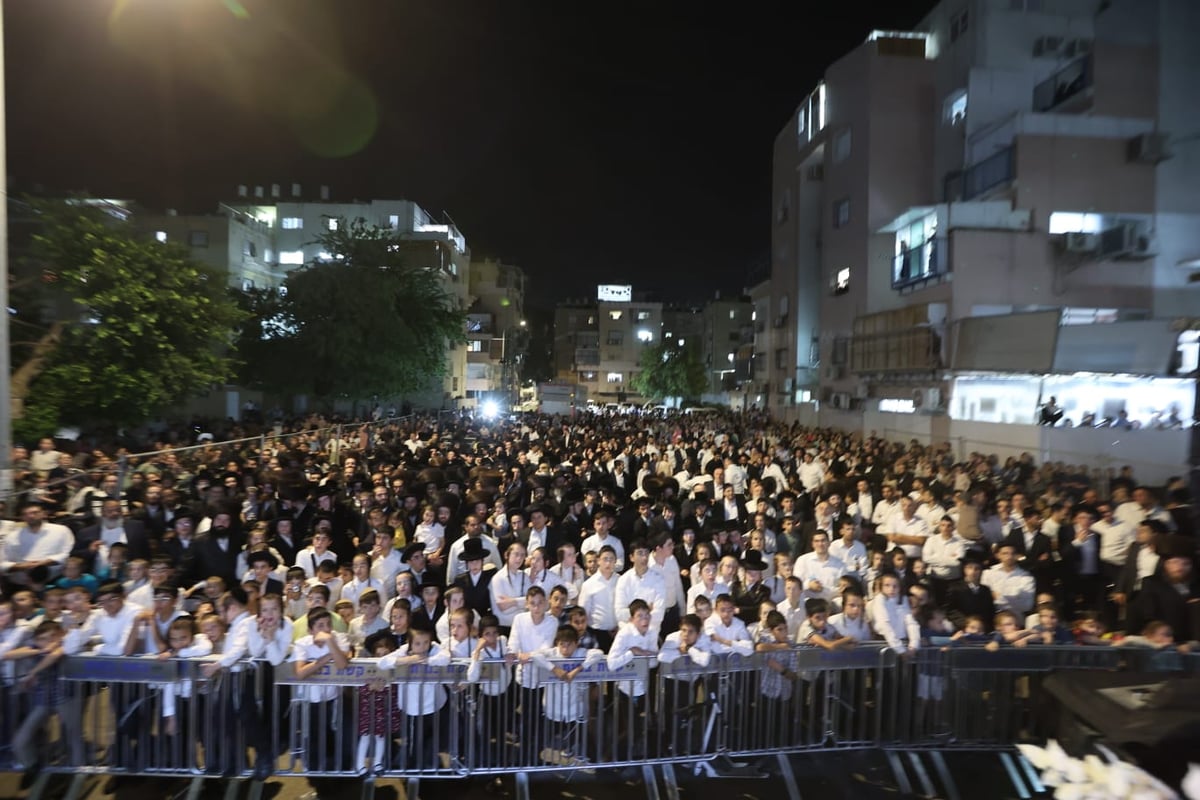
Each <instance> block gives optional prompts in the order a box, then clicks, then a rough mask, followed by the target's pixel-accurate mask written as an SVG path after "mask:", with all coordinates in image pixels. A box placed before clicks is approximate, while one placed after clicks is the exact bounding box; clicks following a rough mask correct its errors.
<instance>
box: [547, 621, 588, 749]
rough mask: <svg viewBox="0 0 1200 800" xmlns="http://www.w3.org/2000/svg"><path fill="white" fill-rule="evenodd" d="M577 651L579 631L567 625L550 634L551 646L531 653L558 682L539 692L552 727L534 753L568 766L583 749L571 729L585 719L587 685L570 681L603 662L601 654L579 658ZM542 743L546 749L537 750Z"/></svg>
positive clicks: (584, 655)
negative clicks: (551, 636) (552, 638)
mask: <svg viewBox="0 0 1200 800" xmlns="http://www.w3.org/2000/svg"><path fill="white" fill-rule="evenodd" d="M578 648H579V632H578V631H576V630H575V629H574V628H572V627H571V626H570V625H560V626H559V628H558V631H557V632H556V633H555V634H554V646H553V647H549V648H547V649H545V650H539V651H538V652H536V653H534V654H533V663H534V664H537V665H538V666H539V667H541V668H542V669H544V670H545V671H546V672H549V673H550V674H551V675H553V676H554V677H555V678H557V679H558V680H557V681H553V682H549V683H547V685H546V687H545V689H544V692H543V708H544V710H545V714H546V719H547V720H549V721H550V722H551V723H552V724H551V725H549V726H547V727H548V730H546V732H545V733H546V736H545V738H544V739H543V740H541V741H539V742H538V744H537V745H535V750H536V751H537V752H539V754H540V755H541V758H542V760H544V761H551V762H554V763H563V761H566V762H567V763H572V762H573V761H574V760H575V759H578V758H579V757H580V756H581V755H582V753H583V751H584V748H585V746H586V742H583V741H581V740H580V737H579V736H578V735H572V733H573V731H572V726H573V725H574V724H576V723H582V722H585V721H586V720H587V717H588V690H589V688H590V686H589V684H587V683H583V682H580V683H573V681H574V679H575V678H576V677H577V676H578V675H579V673H581V672H583V671H584V670H585V669H587V668H589V667H591V666H593V665H594V664H599V663H600V662H601V661H603V660H604V652H603V651H602V650H599V649H596V648H593V649H591V650H588V651H586V652H585V653H583V654H582V656H583V657H582V659H580V658H579V655H581V654H580V653H579V652H578ZM543 741H544V742H545V743H547V744H548V748H547V749H546V750H543V749H542V748H541V744H542V742H543Z"/></svg>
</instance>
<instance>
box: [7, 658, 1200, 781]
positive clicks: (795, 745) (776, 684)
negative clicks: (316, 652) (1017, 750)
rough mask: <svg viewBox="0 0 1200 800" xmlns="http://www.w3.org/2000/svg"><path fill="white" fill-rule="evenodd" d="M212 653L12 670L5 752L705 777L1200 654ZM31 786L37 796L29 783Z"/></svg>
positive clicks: (106, 763)
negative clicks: (629, 770) (26, 675)
mask: <svg viewBox="0 0 1200 800" xmlns="http://www.w3.org/2000/svg"><path fill="white" fill-rule="evenodd" d="M206 663H207V661H206V660H204V659H197V660H187V659H185V660H174V659H157V658H146V657H142V658H113V657H101V656H75V657H68V658H65V659H64V660H63V661H62V662H61V664H60V665H59V666H58V668H57V669H58V677H57V679H55V680H51V681H43V682H41V683H40V684H37V686H40V687H41V688H40V689H39V688H37V686H35V687H34V688H32V689H31V688H30V687H28V686H23V687H19V686H18V685H17V684H15V683H12V682H11V681H10V682H9V683H8V684H7V685H6V686H4V687H3V688H4V694H3V698H2V699H3V706H2V709H0V710H2V712H3V715H4V716H3V719H2V720H0V733H2V734H3V735H2V736H0V753H2V752H3V751H5V750H7V753H8V755H9V764H10V766H11V765H12V764H13V762H14V761H15V762H20V763H21V764H22V765H23V766H25V767H33V766H35V763H36V764H38V765H39V766H41V767H42V769H43V772H44V773H45V775H46V776H49V775H52V774H62V773H69V774H71V775H73V776H75V781H76V784H78V783H79V781H82V780H83V779H85V778H86V777H87V776H89V775H99V774H104V775H109V774H111V775H132V774H138V775H158V776H166V777H178V778H190V779H192V780H193V781H194V784H193V785H194V786H198V785H199V782H200V781H202V780H203V779H205V778H206V777H216V778H229V777H246V776H247V775H249V774H251V772H252V771H253V770H252V767H257V766H259V765H260V764H269V765H270V766H271V771H272V772H274V773H276V774H281V775H288V776H294V777H306V778H308V779H310V780H315V779H320V778H345V777H352V776H356V775H358V776H364V777H365V779H366V780H368V781H370V780H372V779H373V778H374V777H375V776H383V777H388V778H397V779H405V780H409V781H415V780H420V779H424V778H459V777H466V776H471V775H503V774H515V775H520V776H524V775H526V774H528V773H532V772H538V771H555V770H568V771H570V770H589V769H593V768H610V767H618V768H620V767H633V766H641V767H646V766H647V765H654V764H659V765H663V766H664V767H669V766H670V765H689V766H690V767H691V768H692V769H693V770H694V771H696V772H699V771H700V769H701V767H702V766H705V765H709V762H712V761H713V760H714V759H715V758H717V757H718V756H722V755H726V756H732V757H735V758H736V757H743V756H754V757H759V756H772V755H779V754H784V753H795V752H803V751H814V750H826V749H851V748H860V749H865V748H874V747H883V748H891V747H903V748H906V749H913V750H921V749H936V750H942V749H953V748H965V749H985V748H986V749H994V748H997V747H1003V746H1008V745H1011V744H1012V743H1013V742H1016V741H1020V740H1021V739H1022V738H1024V737H1033V736H1036V735H1037V733H1038V731H1037V725H1038V721H1037V718H1036V714H1035V711H1036V709H1037V707H1038V704H1039V698H1040V692H1041V683H1042V680H1043V679H1044V677H1045V676H1046V675H1048V674H1050V673H1051V672H1054V671H1059V670H1084V669H1086V670H1097V669H1100V670H1112V669H1118V668H1121V667H1124V668H1125V669H1132V670H1139V671H1140V670H1143V669H1151V668H1152V669H1157V670H1163V671H1173V672H1177V673H1184V672H1188V671H1190V672H1191V673H1193V674H1194V673H1195V671H1196V669H1197V664H1198V663H1200V657H1197V656H1196V655H1195V654H1181V653H1178V652H1176V651H1159V652H1151V651H1131V650H1130V649H1127V648H1116V647H1083V646H1065V647H1051V646H1032V645H1031V646H1028V647H1022V648H1010V647H1006V648H1001V649H1000V650H996V651H991V650H986V649H984V648H982V647H972V646H961V647H960V646H952V647H927V648H921V649H918V650H915V651H912V652H910V653H908V654H906V655H904V656H902V657H899V656H897V655H896V654H895V653H894V652H893V651H892V650H890V649H887V648H886V647H883V646H881V645H878V646H877V645H872V644H865V645H860V646H859V647H856V648H854V649H850V650H839V651H826V650H823V649H819V648H811V647H793V648H789V649H787V650H780V651H776V652H760V653H756V654H754V655H752V656H747V657H743V656H737V655H724V656H712V657H711V659H710V660H709V662H708V663H707V664H705V665H703V666H701V665H698V664H696V663H694V662H693V661H692V660H691V658H689V657H680V658H678V659H677V660H675V661H673V662H671V663H665V664H659V663H657V660H656V659H651V658H646V657H639V658H634V659H633V660H631V661H630V662H629V663H627V664H625V665H624V666H622V667H620V668H618V669H613V670H610V669H609V668H608V665H607V661H606V660H604V659H603V658H599V657H598V654H596V653H592V654H591V657H590V658H588V654H585V653H582V652H581V653H579V654H577V655H576V656H575V657H572V658H570V659H552V660H551V662H550V664H551V666H552V667H561V668H562V669H561V670H547V669H545V668H544V667H542V666H538V665H537V664H536V663H532V662H531V663H527V664H524V665H521V670H522V675H521V680H520V681H518V680H516V679H515V678H514V677H513V668H512V667H511V666H510V664H509V663H507V662H505V661H503V660H495V661H481V662H479V663H478V664H477V665H472V664H471V662H468V661H454V662H451V663H449V664H447V665H444V666H435V665H430V664H427V663H401V664H398V665H397V666H396V667H395V668H394V669H392V670H381V669H380V668H379V662H378V661H377V660H375V659H356V660H352V661H351V662H350V664H349V666H348V667H346V668H345V669H342V670H338V669H335V668H334V667H333V666H332V665H328V666H326V667H324V668H323V669H322V670H321V671H318V672H317V673H315V674H313V675H311V676H309V677H307V678H305V679H299V678H297V677H296V673H295V670H294V667H293V665H292V664H290V663H288V664H283V665H281V666H279V667H275V668H272V667H270V666H269V665H266V664H264V663H261V662H253V661H249V662H239V663H238V664H237V665H235V666H234V668H232V669H230V670H222V671H221V672H219V673H218V674H217V676H216V677H214V678H213V679H212V680H208V679H205V678H204V677H203V672H202V668H203V667H204V665H205V664H206ZM577 668H578V671H577V672H576V671H575V670H576V669H577ZM652 670H654V673H652ZM12 677H13V678H15V677H16V675H13V676H12ZM51 685H52V686H54V687H56V690H55V691H48V688H47V687H48V686H51ZM264 759H265V760H266V761H265V762H264ZM31 761H32V762H34V763H30V762H31ZM665 771H666V772H667V773H670V769H667V770H665ZM261 772H262V770H261V769H259V770H257V773H258V775H259V777H261V776H262V775H261ZM520 780H525V779H524V778H523V777H522V778H521V779H520ZM41 786H42V788H43V789H44V788H45V785H44V783H42V784H41ZM77 788H78V786H76V787H74V789H73V791H75V790H76V789H77ZM32 796H34V797H38V796H41V795H40V794H39V792H38V791H37V789H36V787H35V791H34V792H33V794H32Z"/></svg>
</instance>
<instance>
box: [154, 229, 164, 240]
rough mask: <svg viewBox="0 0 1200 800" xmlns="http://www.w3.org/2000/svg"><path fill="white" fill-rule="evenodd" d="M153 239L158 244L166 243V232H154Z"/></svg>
mask: <svg viewBox="0 0 1200 800" xmlns="http://www.w3.org/2000/svg"><path fill="white" fill-rule="evenodd" d="M154 238H155V239H157V240H158V241H160V242H165V241H167V232H166V231H155V232H154Z"/></svg>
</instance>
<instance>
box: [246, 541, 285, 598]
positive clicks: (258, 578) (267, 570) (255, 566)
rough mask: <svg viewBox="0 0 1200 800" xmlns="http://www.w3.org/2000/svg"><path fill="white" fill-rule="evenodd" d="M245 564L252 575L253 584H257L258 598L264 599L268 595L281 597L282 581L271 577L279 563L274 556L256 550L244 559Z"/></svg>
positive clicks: (264, 551)
mask: <svg viewBox="0 0 1200 800" xmlns="http://www.w3.org/2000/svg"><path fill="white" fill-rule="evenodd" d="M246 564H247V565H248V566H249V567H250V571H251V572H253V573H254V582H255V583H256V584H258V596H259V597H266V596H267V595H269V594H277V595H279V596H280V597H282V596H283V581H281V580H279V579H278V578H276V577H274V576H273V575H272V573H273V572H274V571H275V569H276V568H277V567H278V566H279V561H277V560H276V558H275V556H273V555H271V553H270V552H268V551H266V550H256V551H255V552H253V553H251V554H250V555H248V556H247V557H246Z"/></svg>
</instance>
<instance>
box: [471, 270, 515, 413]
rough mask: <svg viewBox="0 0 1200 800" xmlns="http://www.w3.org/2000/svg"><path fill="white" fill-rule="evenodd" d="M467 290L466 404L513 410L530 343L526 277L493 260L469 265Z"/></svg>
mask: <svg viewBox="0 0 1200 800" xmlns="http://www.w3.org/2000/svg"><path fill="white" fill-rule="evenodd" d="M468 291H469V293H470V300H471V305H470V306H469V308H468V309H467V374H466V396H465V398H464V400H465V404H466V405H468V406H477V405H479V403H480V401H481V400H485V399H488V398H490V399H493V400H495V401H496V402H497V403H498V404H499V405H502V406H504V407H509V406H512V405H513V404H515V403H516V402H517V396H518V395H517V389H518V386H519V383H520V376H521V365H522V363H523V361H524V358H525V351H526V349H527V347H528V344H529V331H528V325H527V321H526V319H525V273H524V271H523V270H522V269H521V268H520V267H515V266H513V265H511V264H505V263H503V262H501V261H499V260H497V259H490V258H489V259H484V260H482V261H472V262H471V265H470V280H469V288H468Z"/></svg>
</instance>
